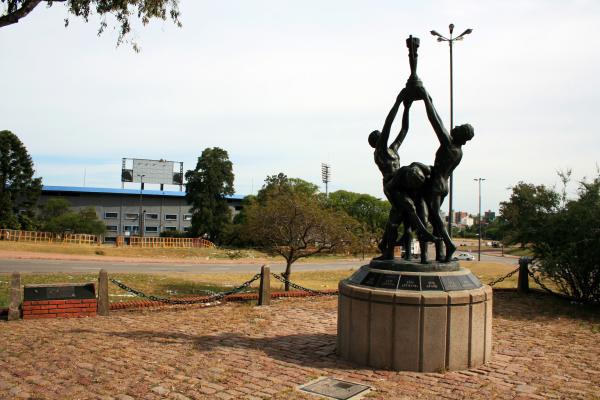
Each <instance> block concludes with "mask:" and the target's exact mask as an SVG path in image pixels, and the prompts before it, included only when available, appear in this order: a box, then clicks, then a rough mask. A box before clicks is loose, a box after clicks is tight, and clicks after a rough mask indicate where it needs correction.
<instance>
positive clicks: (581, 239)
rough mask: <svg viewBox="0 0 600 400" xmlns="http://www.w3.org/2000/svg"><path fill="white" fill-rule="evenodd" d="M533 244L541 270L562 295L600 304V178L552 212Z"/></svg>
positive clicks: (545, 219)
mask: <svg viewBox="0 0 600 400" xmlns="http://www.w3.org/2000/svg"><path fill="white" fill-rule="evenodd" d="M563 182H564V180H563ZM563 193H564V191H563ZM557 195H558V193H557ZM563 197H564V196H563ZM531 245H532V249H533V253H534V257H535V259H536V260H537V262H538V265H539V268H540V271H541V272H542V274H543V275H544V276H546V277H548V278H550V279H551V280H552V281H553V282H554V283H555V284H556V285H557V286H558V287H559V288H560V290H561V292H563V293H564V294H567V295H569V296H572V297H575V298H576V299H578V300H580V301H583V302H596V303H600V176H598V177H596V178H595V179H594V180H593V181H591V182H586V181H583V182H580V187H579V192H578V197H577V198H576V199H574V200H566V199H565V202H564V203H563V205H562V206H560V207H559V208H558V209H557V210H551V212H548V214H547V215H546V216H545V218H543V219H542V225H541V226H540V227H539V228H538V229H537V230H536V231H535V235H534V236H533V237H532V238H531Z"/></svg>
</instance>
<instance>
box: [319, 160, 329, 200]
mask: <svg viewBox="0 0 600 400" xmlns="http://www.w3.org/2000/svg"><path fill="white" fill-rule="evenodd" d="M321 178H322V180H323V183H324V184H325V196H326V197H327V196H329V182H331V166H330V165H329V164H325V163H321Z"/></svg>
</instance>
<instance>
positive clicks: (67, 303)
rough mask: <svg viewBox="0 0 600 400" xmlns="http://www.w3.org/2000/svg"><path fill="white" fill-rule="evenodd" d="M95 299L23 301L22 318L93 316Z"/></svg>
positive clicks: (94, 314) (95, 306) (95, 305)
mask: <svg viewBox="0 0 600 400" xmlns="http://www.w3.org/2000/svg"><path fill="white" fill-rule="evenodd" d="M96 308H97V302H96V299H81V300H39V301H24V302H23V319H38V318H77V317H95V316H96Z"/></svg>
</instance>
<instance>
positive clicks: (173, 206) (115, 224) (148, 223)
mask: <svg viewBox="0 0 600 400" xmlns="http://www.w3.org/2000/svg"><path fill="white" fill-rule="evenodd" d="M57 197H58V198H63V199H65V200H67V201H68V202H69V203H70V204H71V206H72V208H73V209H74V210H79V209H82V208H85V207H93V208H94V209H95V210H96V214H97V215H98V218H99V219H100V220H102V221H103V222H104V223H105V224H106V234H105V237H104V240H105V241H114V240H115V239H116V237H117V236H119V235H123V236H125V237H127V236H133V235H139V234H140V225H141V226H142V229H143V230H144V236H154V237H156V236H159V235H160V233H161V232H164V231H182V232H185V231H187V230H189V229H190V226H191V224H192V214H191V212H190V206H189V204H188V203H187V201H186V200H185V192H177V191H165V190H141V191H140V190H139V189H113V188H91V187H72V186H44V187H43V188H42V195H41V196H40V200H39V204H40V205H43V204H45V203H46V202H47V201H48V200H49V199H51V198H57ZM243 198H244V197H243V196H240V195H234V196H227V197H226V199H227V203H228V204H229V208H230V210H231V215H232V216H234V215H235V214H237V213H238V212H239V211H240V210H241V208H242V200H243ZM140 212H141V218H140ZM140 222H142V223H141V224H140Z"/></svg>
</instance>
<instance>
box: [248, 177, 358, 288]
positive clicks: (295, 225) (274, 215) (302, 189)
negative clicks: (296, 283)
mask: <svg viewBox="0 0 600 400" xmlns="http://www.w3.org/2000/svg"><path fill="white" fill-rule="evenodd" d="M315 192H316V187H315V185H312V184H309V183H308V182H305V181H302V180H299V179H289V178H287V177H285V175H283V174H279V175H274V176H271V177H268V178H267V180H266V181H265V186H263V189H261V192H259V194H258V196H257V201H254V202H252V203H250V204H249V206H248V207H247V208H246V210H245V214H246V216H245V221H246V222H245V224H244V228H245V229H244V230H245V235H246V237H249V238H252V240H253V241H254V243H255V244H257V245H259V246H261V247H262V248H263V249H265V250H266V251H268V252H270V253H272V254H276V255H280V256H282V257H283V258H285V260H286V271H285V276H286V277H287V278H288V279H289V278H290V275H291V266H292V264H293V263H294V262H295V261H297V260H298V259H300V258H303V257H309V256H312V255H314V254H318V253H324V252H333V251H336V250H339V249H341V248H343V247H345V246H349V245H351V244H352V242H353V240H354V236H353V233H352V232H353V229H354V228H355V226H356V221H354V220H353V219H352V218H350V217H349V216H348V215H347V214H346V213H344V212H340V211H334V210H331V209H326V208H324V207H323V205H322V203H321V202H320V200H319V198H318V197H317V196H315V195H314V194H315ZM286 290H289V285H287V284H286Z"/></svg>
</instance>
